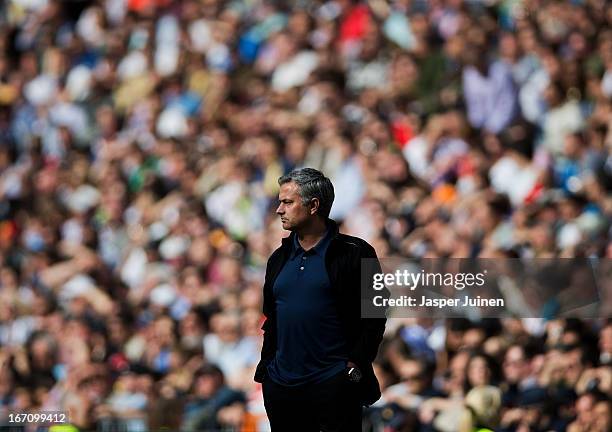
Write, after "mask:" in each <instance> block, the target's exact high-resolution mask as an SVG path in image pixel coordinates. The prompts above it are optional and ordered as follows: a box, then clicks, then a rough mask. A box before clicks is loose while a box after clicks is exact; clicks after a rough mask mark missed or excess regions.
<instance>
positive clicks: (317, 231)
mask: <svg viewBox="0 0 612 432" xmlns="http://www.w3.org/2000/svg"><path fill="white" fill-rule="evenodd" d="M326 232H327V225H326V224H325V221H324V220H323V219H321V218H319V217H317V218H316V219H314V220H313V221H312V224H310V225H308V226H305V227H303V228H301V229H300V230H299V231H296V233H295V234H296V235H297V238H298V241H299V243H300V246H302V249H304V250H309V249H310V248H312V247H314V246H315V245H316V244H317V243H318V242H319V241H320V240H321V239H322V238H323V236H325V233H326Z"/></svg>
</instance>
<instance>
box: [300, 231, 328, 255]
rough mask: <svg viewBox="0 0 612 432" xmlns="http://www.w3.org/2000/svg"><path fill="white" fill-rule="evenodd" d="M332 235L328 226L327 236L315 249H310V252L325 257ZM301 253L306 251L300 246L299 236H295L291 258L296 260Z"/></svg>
mask: <svg viewBox="0 0 612 432" xmlns="http://www.w3.org/2000/svg"><path fill="white" fill-rule="evenodd" d="M331 233H332V229H331V228H330V227H329V226H328V227H327V230H326V231H325V235H324V236H323V237H322V238H321V240H319V241H318V242H317V244H316V245H315V246H314V247H313V248H310V249H309V250H311V251H313V253H316V254H318V255H321V256H323V252H324V251H325V248H326V246H327V244H328V243H329V241H330V240H331ZM300 252H304V249H303V248H302V245H300V242H299V241H298V236H297V235H295V234H294V235H293V250H292V251H291V258H295V257H296V256H297V255H298V254H299V253H300Z"/></svg>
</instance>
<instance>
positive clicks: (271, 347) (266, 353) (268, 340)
mask: <svg viewBox="0 0 612 432" xmlns="http://www.w3.org/2000/svg"><path fill="white" fill-rule="evenodd" d="M273 258H274V255H273V256H271V257H270V259H269V260H268V264H267V266H266V277H265V282H264V288H263V314H264V316H265V317H266V320H265V321H264V323H263V326H262V327H261V328H262V330H263V331H264V335H263V346H262V348H261V360H260V361H259V364H258V365H257V370H256V371H255V381H257V382H263V380H264V378H265V376H266V367H267V366H268V363H270V361H272V359H273V358H274V355H275V354H276V344H277V337H276V305H275V302H274V296H273V294H272V287H271V281H270V277H271V275H270V263H271V262H272V261H273Z"/></svg>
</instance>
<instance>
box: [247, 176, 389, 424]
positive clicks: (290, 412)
mask: <svg viewBox="0 0 612 432" xmlns="http://www.w3.org/2000/svg"><path fill="white" fill-rule="evenodd" d="M278 183H279V185H280V192H279V201H280V205H279V206H278V208H277V210H276V213H277V214H278V215H279V216H280V219H281V223H282V225H283V228H284V229H286V230H289V231H291V235H290V236H289V237H288V238H285V239H283V242H282V245H281V246H280V247H279V248H278V249H277V250H276V251H274V253H273V254H272V256H271V257H270V259H269V260H268V264H267V267H266V277H265V283H264V305H263V311H264V315H265V316H266V321H265V323H264V325H263V327H262V328H263V330H264V343H263V348H262V353H261V361H260V363H259V365H258V366H257V371H256V373H255V380H256V381H258V382H261V383H263V393H264V403H265V406H266V411H267V413H268V418H269V419H270V424H271V426H272V431H273V432H284V431H304V432H309V431H312V432H319V431H325V432H331V431H360V430H361V410H362V406H363V405H370V404H372V403H373V402H375V401H376V400H377V399H378V398H379V397H380V388H379V385H378V381H377V380H376V377H375V376H374V371H373V369H372V361H373V360H374V358H375V356H376V353H377V351H378V346H379V344H380V342H381V340H382V337H383V333H384V330H385V321H386V320H385V319H384V318H383V319H365V318H361V307H360V298H361V296H360V290H361V281H360V277H361V266H362V260H363V259H367V258H370V260H369V261H366V262H368V263H372V262H374V265H367V266H364V268H367V270H366V275H365V277H368V272H369V271H372V272H380V271H381V270H380V264H379V263H378V260H377V257H376V252H375V251H374V249H373V248H372V246H370V245H369V244H368V243H367V242H365V241H364V240H361V239H358V238H356V237H351V236H348V235H344V234H340V233H339V232H338V226H337V225H336V223H335V222H334V221H332V220H331V219H329V217H328V216H329V212H330V210H331V206H332V203H333V201H334V188H333V185H332V183H331V181H330V180H329V179H328V178H327V177H325V176H324V175H323V174H322V173H321V172H319V171H317V170H315V169H312V168H303V169H299V170H295V171H293V172H291V173H290V174H287V175H285V176H283V177H281V178H280V179H279V180H278ZM370 267H371V268H370ZM369 280H371V278H370V279H369ZM383 294H384V293H383Z"/></svg>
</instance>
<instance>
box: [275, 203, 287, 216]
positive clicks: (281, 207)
mask: <svg viewBox="0 0 612 432" xmlns="http://www.w3.org/2000/svg"><path fill="white" fill-rule="evenodd" d="M283 213H285V208H284V207H283V205H282V204H280V205H279V206H278V207H277V208H276V214H278V215H282V214H283Z"/></svg>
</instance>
